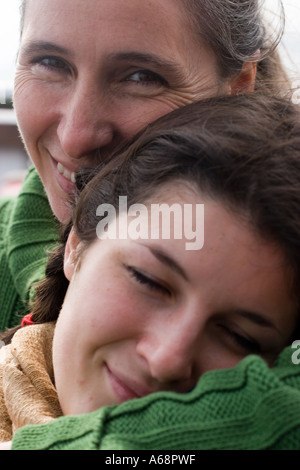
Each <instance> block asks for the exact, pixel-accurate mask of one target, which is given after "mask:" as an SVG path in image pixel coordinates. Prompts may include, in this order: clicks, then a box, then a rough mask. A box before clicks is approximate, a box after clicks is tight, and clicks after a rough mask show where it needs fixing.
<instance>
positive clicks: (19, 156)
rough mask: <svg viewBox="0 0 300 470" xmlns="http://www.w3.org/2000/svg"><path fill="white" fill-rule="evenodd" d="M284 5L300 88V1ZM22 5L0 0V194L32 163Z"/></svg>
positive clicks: (286, 42) (287, 52)
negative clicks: (22, 89)
mask: <svg viewBox="0 0 300 470" xmlns="http://www.w3.org/2000/svg"><path fill="white" fill-rule="evenodd" d="M62 1H63V0H62ZM264 3H265V4H266V15H267V16H268V19H269V22H270V23H271V24H273V25H274V26H275V28H276V18H277V17H276V7H277V5H278V3H277V0H265V1H264ZM283 4H284V8H285V13H286V29H285V34H284V37H283V41H282V46H281V54H282V59H283V63H284V64H285V66H286V67H287V69H288V72H289V74H290V76H291V77H292V81H293V83H294V86H298V87H299V88H300V0H283ZM19 5H20V0H0V44H1V48H0V194H15V193H16V192H18V190H19V187H20V184H21V181H22V179H23V176H24V174H25V172H26V169H27V168H28V166H29V164H30V162H29V160H28V157H27V155H26V153H25V151H24V149H23V145H22V142H21V139H20V137H19V134H18V130H17V126H16V119H15V114H14V111H13V109H12V89H13V80H14V69H15V62H16V56H17V51H18V43H19ZM277 12H278V9H277Z"/></svg>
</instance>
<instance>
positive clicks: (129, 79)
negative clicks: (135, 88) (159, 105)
mask: <svg viewBox="0 0 300 470" xmlns="http://www.w3.org/2000/svg"><path fill="white" fill-rule="evenodd" d="M138 74H139V75H144V80H132V77H134V76H135V75H138ZM145 76H147V77H150V80H145ZM125 81H126V82H135V83H139V84H141V85H142V86H151V85H152V86H153V83H158V84H160V85H163V86H168V83H167V81H166V80H165V79H164V78H163V77H161V76H160V75H158V74H157V73H155V72H151V71H150V70H138V71H136V72H134V73H132V74H131V75H129V77H127V78H126V79H125Z"/></svg>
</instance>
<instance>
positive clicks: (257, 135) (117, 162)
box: [5, 94, 300, 340]
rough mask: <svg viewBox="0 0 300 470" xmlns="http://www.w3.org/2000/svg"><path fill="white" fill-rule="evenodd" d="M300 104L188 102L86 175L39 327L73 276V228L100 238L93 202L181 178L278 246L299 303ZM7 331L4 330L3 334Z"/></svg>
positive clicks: (50, 273) (131, 197) (39, 312)
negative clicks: (69, 246)
mask: <svg viewBox="0 0 300 470" xmlns="http://www.w3.org/2000/svg"><path fill="white" fill-rule="evenodd" d="M299 118H300V110H299V108H298V107H297V106H296V105H294V104H292V103H291V102H290V101H288V100H287V99H283V98H272V97H268V96H266V95H264V96H262V95H259V94H249V95H240V96H229V97H215V98H210V99H206V100H203V101H201V102H198V103H193V104H191V105H188V106H185V107H183V108H181V109H178V110H176V111H174V112H172V113H170V114H168V115H166V116H164V117H162V118H160V119H159V120H158V121H156V122H155V123H152V124H150V125H149V126H148V127H147V128H146V130H144V131H142V132H141V133H140V135H139V136H138V137H137V138H136V139H135V140H134V141H133V142H132V143H130V144H127V146H126V148H124V150H123V152H120V153H116V154H115V156H114V157H113V158H112V159H111V160H110V161H109V162H108V163H107V164H106V165H105V166H103V168H102V169H99V168H98V169H93V170H90V171H85V172H83V173H82V175H81V177H80V178H79V179H78V185H79V187H81V191H80V192H79V194H78V198H77V201H76V204H75V206H74V211H73V215H72V219H71V221H70V222H69V224H68V225H67V226H65V227H64V229H63V231H62V243H61V245H60V246H58V248H57V249H56V250H55V251H54V253H53V254H52V256H51V257H50V259H49V262H48V265H47V268H46V278H45V280H43V281H42V282H41V283H40V284H39V285H38V288H37V291H36V299H35V302H34V304H33V306H32V310H33V320H34V321H35V322H36V323H43V322H48V321H55V320H56V319H57V318H58V316H59V312H60V309H61V306H62V304H63V300H64V297H65V293H66V291H67V288H68V281H67V279H66V278H65V276H64V271H63V262H64V249H65V243H66V240H67V237H68V234H69V232H70V229H71V227H72V226H73V227H74V230H75V232H76V234H77V236H78V238H79V239H80V240H81V241H82V242H83V245H84V248H85V249H86V248H87V247H88V246H89V245H90V244H91V243H92V242H93V241H94V240H95V239H96V238H97V234H96V227H97V224H98V223H99V220H100V219H99V217H98V216H97V208H98V206H99V205H100V204H102V203H107V204H112V205H113V206H114V207H116V208H118V203H119V197H120V196H124V195H126V196H127V197H128V206H130V205H132V204H134V203H142V202H147V201H150V200H151V197H152V195H153V193H154V192H155V191H156V190H157V189H160V187H161V186H163V185H164V184H165V183H166V182H171V181H174V180H176V181H177V180H180V181H183V182H185V181H186V182H188V185H189V186H191V185H192V186H193V187H196V188H198V189H200V190H201V191H202V192H204V194H206V195H208V196H209V197H211V198H213V199H214V200H217V201H220V202H221V203H222V204H223V205H225V206H226V207H227V208H228V209H229V210H231V211H233V213H235V214H236V215H238V216H239V217H241V218H243V219H244V220H245V222H246V223H247V224H248V225H249V226H250V227H251V228H252V229H253V231H254V232H255V233H257V234H258V236H260V237H263V238H265V239H267V240H270V241H272V242H274V243H275V244H277V246H278V247H279V248H280V249H281V250H282V253H283V254H284V256H285V259H286V269H287V271H288V272H291V279H292V281H293V282H292V283H291V295H294V296H296V298H297V300H298V301H300V293H299V285H300V211H299V207H300V119H299ZM7 339H9V335H6V339H5V340H7Z"/></svg>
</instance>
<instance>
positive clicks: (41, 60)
mask: <svg viewBox="0 0 300 470" xmlns="http://www.w3.org/2000/svg"><path fill="white" fill-rule="evenodd" d="M46 61H48V62H49V63H48V64H47V63H46ZM51 62H52V64H51ZM53 63H55V64H56V65H54V64H53ZM32 64H33V65H39V66H41V67H43V68H45V69H47V70H55V71H65V72H66V71H68V70H69V67H68V65H67V64H66V63H65V61H64V60H62V59H61V58H60V57H51V56H50V57H49V56H43V57H37V58H36V59H34V60H33V61H32Z"/></svg>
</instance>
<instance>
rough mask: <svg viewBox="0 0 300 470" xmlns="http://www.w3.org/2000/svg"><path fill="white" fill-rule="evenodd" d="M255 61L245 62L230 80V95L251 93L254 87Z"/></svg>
mask: <svg viewBox="0 0 300 470" xmlns="http://www.w3.org/2000/svg"><path fill="white" fill-rule="evenodd" d="M256 72H257V62H245V63H244V65H243V68H242V71H241V72H240V73H239V75H237V76H235V77H233V78H232V79H231V81H230V88H231V94H232V95H240V94H243V93H252V92H253V91H254V88H255V78H256Z"/></svg>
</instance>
